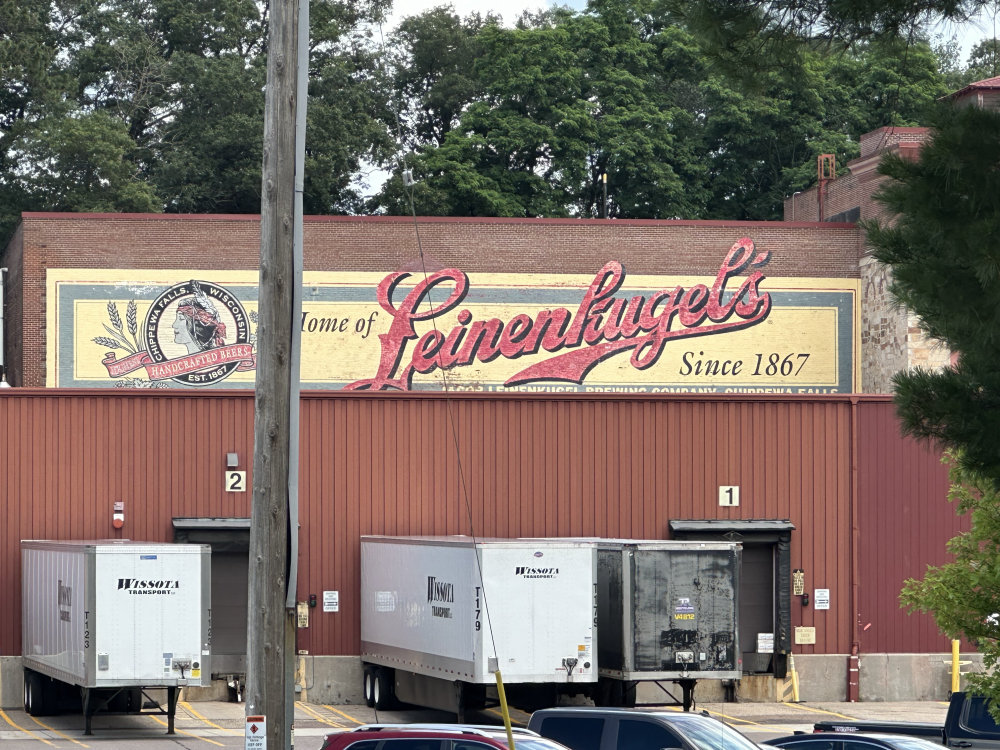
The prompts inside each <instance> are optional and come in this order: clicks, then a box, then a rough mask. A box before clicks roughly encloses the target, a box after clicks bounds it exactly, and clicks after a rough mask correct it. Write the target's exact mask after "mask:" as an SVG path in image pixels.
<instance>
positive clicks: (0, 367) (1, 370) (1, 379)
mask: <svg viewBox="0 0 1000 750" xmlns="http://www.w3.org/2000/svg"><path fill="white" fill-rule="evenodd" d="M6 273H7V269H6V268H0V388H10V383H8V382H7V365H6V361H5V360H4V358H3V346H4V341H3V332H4V317H3V306H4V300H3V286H4V275H5V274H6Z"/></svg>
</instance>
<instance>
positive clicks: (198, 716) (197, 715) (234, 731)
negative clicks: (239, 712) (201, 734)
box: [180, 701, 242, 734]
mask: <svg viewBox="0 0 1000 750" xmlns="http://www.w3.org/2000/svg"><path fill="white" fill-rule="evenodd" d="M180 705H182V706H183V707H184V710H185V711H187V712H188V713H190V714H191V715H192V716H193V717H194V718H196V719H197V720H198V721H203V722H205V723H206V724H208V725H209V726H210V727H214V728H215V729H221V730H222V731H223V732H229V733H230V734H242V732H240V731H239V730H238V729H226V728H225V727H220V726H219V725H218V724H216V723H215V722H214V721H209V720H208V719H206V718H205V717H204V716H202V715H201V714H200V713H198V712H197V711H195V710H194V709H193V708H192V707H191V704H190V703H188V702H187V701H180Z"/></svg>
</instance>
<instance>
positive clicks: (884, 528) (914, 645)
mask: <svg viewBox="0 0 1000 750" xmlns="http://www.w3.org/2000/svg"><path fill="white" fill-rule="evenodd" d="M893 409H894V407H893V405H892V404H891V403H888V402H880V403H866V404H864V408H863V409H861V410H860V411H859V414H858V418H859V430H858V432H859V446H860V450H859V456H858V459H859V460H858V526H859V529H860V538H861V544H860V546H859V550H860V554H859V559H858V567H859V577H860V579H861V581H862V582H863V585H862V586H861V588H860V595H859V602H858V619H859V623H860V628H861V631H860V632H861V638H860V644H861V650H862V652H864V653H882V652H888V653H893V652H895V653H904V652H927V651H930V652H934V651H950V650H951V645H950V641H949V640H948V639H947V638H945V637H944V636H943V635H941V633H940V632H939V631H938V629H937V627H936V626H935V624H934V621H933V620H932V619H931V618H930V617H929V616H927V615H921V614H914V615H907V614H906V613H904V612H901V610H900V608H899V590H900V588H901V587H902V585H903V581H904V580H906V579H907V578H919V577H920V576H921V575H923V572H924V569H925V568H926V566H928V565H940V564H941V563H943V562H946V561H947V559H948V555H947V553H946V552H945V543H946V542H947V541H948V540H949V539H951V538H952V537H954V536H956V535H957V534H959V533H961V532H962V531H965V530H967V529H968V519H967V518H965V517H959V516H957V515H956V513H955V506H954V505H953V504H952V503H950V502H948V499H947V495H948V473H947V470H946V468H945V467H944V466H942V465H941V463H940V461H939V458H940V451H939V450H937V449H935V448H934V447H933V446H931V445H927V444H924V443H917V442H915V441H912V440H903V439H900V436H899V424H898V422H896V421H895V419H894V411H893ZM865 626H868V629H867V630H865V629H864V628H865Z"/></svg>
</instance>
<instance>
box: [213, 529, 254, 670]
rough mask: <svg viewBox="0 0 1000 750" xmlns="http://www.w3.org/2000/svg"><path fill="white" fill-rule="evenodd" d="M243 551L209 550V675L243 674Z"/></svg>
mask: <svg viewBox="0 0 1000 750" xmlns="http://www.w3.org/2000/svg"><path fill="white" fill-rule="evenodd" d="M248 564H249V550H248V551H247V552H242V553H240V552H216V551H215V550H214V549H213V550H212V672H213V673H215V674H246V671H247V618H248V617H249V614H248V611H247V576H248V573H247V567H248Z"/></svg>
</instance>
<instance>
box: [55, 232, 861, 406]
mask: <svg viewBox="0 0 1000 750" xmlns="http://www.w3.org/2000/svg"><path fill="white" fill-rule="evenodd" d="M766 262H767V255H766V253H761V252H757V251H756V250H755V249H754V246H753V243H752V241H750V240H749V239H746V238H743V239H741V240H740V241H739V242H737V243H736V244H735V245H734V246H733V248H732V249H731V250H730V252H729V254H728V255H727V256H725V259H724V260H723V261H722V263H721V265H720V270H719V273H718V275H717V276H716V277H715V278H700V277H674V276H670V277H668V276H631V275H628V274H626V271H625V269H624V268H622V266H621V264H619V263H617V262H616V261H609V262H608V263H607V264H606V265H605V266H604V267H603V268H602V269H600V270H599V271H598V272H597V273H596V274H595V275H594V276H581V275H568V274H544V275H538V274H531V275H529V274H479V273H465V272H463V271H462V270H461V269H443V270H440V271H436V272H434V273H429V274H427V275H423V274H407V273H392V274H381V273H350V272H348V273H334V272H306V273H305V274H304V288H303V295H302V296H303V301H302V317H301V320H299V321H298V326H299V329H300V333H301V351H302V360H301V377H302V386H303V387H304V388H325V389H357V390H443V389H445V388H448V389H454V390H481V391H510V390H514V391H524V390H541V391H620V392H636V393H643V392H645V393H654V392H675V391H676V392H684V391H695V392H736V393H739V392H777V393H805V392H811V393H817V392H818V393H836V392H841V393H844V392H850V391H853V390H855V386H856V383H857V378H858V369H859V364H858V357H857V349H858V341H859V314H858V298H859V294H858V281H857V280H856V279H802V278H784V277H781V278H771V277H767V276H765V275H764V273H763V268H764V267H765V264H766ZM257 283H258V274H257V273H256V272H247V271H222V270H219V271H205V270H199V271H196V272H195V271H185V270H170V271H163V270H121V269H117V270H115V269H112V270H105V269H50V270H49V272H48V296H47V312H48V316H47V320H48V352H47V355H48V362H49V363H50V367H49V368H48V372H49V377H48V385H50V386H59V387H66V386H80V387H94V386H116V385H117V386H126V387H167V386H169V387H178V386H193V387H226V388H232V387H252V386H253V383H254V376H255V368H256V351H257V345H258V339H257Z"/></svg>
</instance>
